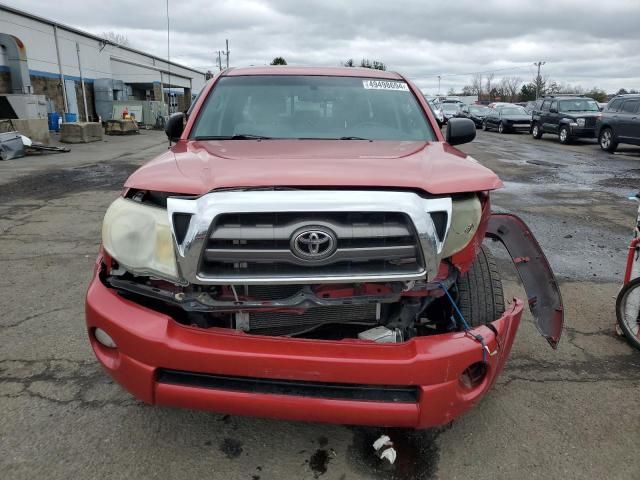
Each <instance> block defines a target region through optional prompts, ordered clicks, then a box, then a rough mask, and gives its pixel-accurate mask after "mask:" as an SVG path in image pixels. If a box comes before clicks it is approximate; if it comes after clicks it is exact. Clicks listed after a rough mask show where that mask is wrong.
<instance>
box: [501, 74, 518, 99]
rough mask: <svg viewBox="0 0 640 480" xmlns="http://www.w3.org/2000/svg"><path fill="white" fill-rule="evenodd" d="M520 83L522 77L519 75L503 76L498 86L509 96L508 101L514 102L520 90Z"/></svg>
mask: <svg viewBox="0 0 640 480" xmlns="http://www.w3.org/2000/svg"><path fill="white" fill-rule="evenodd" d="M520 85H522V79H521V78H520V77H503V78H502V80H500V86H501V87H502V90H503V95H504V96H505V97H509V101H510V102H514V101H515V100H516V98H517V96H518V92H519V91H520Z"/></svg>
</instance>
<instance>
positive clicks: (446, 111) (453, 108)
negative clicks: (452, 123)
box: [440, 102, 462, 123]
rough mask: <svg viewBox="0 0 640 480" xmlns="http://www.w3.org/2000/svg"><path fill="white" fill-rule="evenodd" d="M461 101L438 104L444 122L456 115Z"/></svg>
mask: <svg viewBox="0 0 640 480" xmlns="http://www.w3.org/2000/svg"><path fill="white" fill-rule="evenodd" d="M461 106H462V104H461V103H457V102H456V103H454V102H445V103H441V104H440V108H441V109H442V115H443V116H444V123H448V122H449V119H451V118H454V117H456V116H458V113H459V112H460V107H461Z"/></svg>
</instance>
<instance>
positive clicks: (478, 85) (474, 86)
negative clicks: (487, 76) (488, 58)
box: [470, 73, 483, 99]
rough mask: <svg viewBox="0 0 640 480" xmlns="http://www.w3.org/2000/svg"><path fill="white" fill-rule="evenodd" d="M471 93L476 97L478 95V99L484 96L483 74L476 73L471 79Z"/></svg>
mask: <svg viewBox="0 0 640 480" xmlns="http://www.w3.org/2000/svg"><path fill="white" fill-rule="evenodd" d="M470 86H471V91H472V92H473V93H474V95H478V99H480V97H481V96H482V93H483V88H482V74H481V73H476V74H475V75H474V76H473V77H471V85H470Z"/></svg>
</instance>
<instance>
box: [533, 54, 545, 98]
mask: <svg viewBox="0 0 640 480" xmlns="http://www.w3.org/2000/svg"><path fill="white" fill-rule="evenodd" d="M545 63H547V62H535V63H534V65H535V66H536V67H538V76H537V77H536V100H538V97H539V96H540V84H541V83H542V78H541V77H540V67H542V65H544V64H545Z"/></svg>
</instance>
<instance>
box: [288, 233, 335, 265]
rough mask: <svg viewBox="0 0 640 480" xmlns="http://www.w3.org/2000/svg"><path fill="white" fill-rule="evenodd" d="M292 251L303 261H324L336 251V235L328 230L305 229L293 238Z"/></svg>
mask: <svg viewBox="0 0 640 480" xmlns="http://www.w3.org/2000/svg"><path fill="white" fill-rule="evenodd" d="M291 251H292V252H293V254H294V255H295V256H296V257H298V258H301V259H303V260H323V259H325V258H328V257H330V256H331V255H333V253H334V252H335V251H336V235H335V233H333V232H332V231H331V230H329V229H328V228H324V227H319V226H313V227H304V228H302V229H300V230H298V231H296V232H295V233H294V234H293V236H292V237H291Z"/></svg>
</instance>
